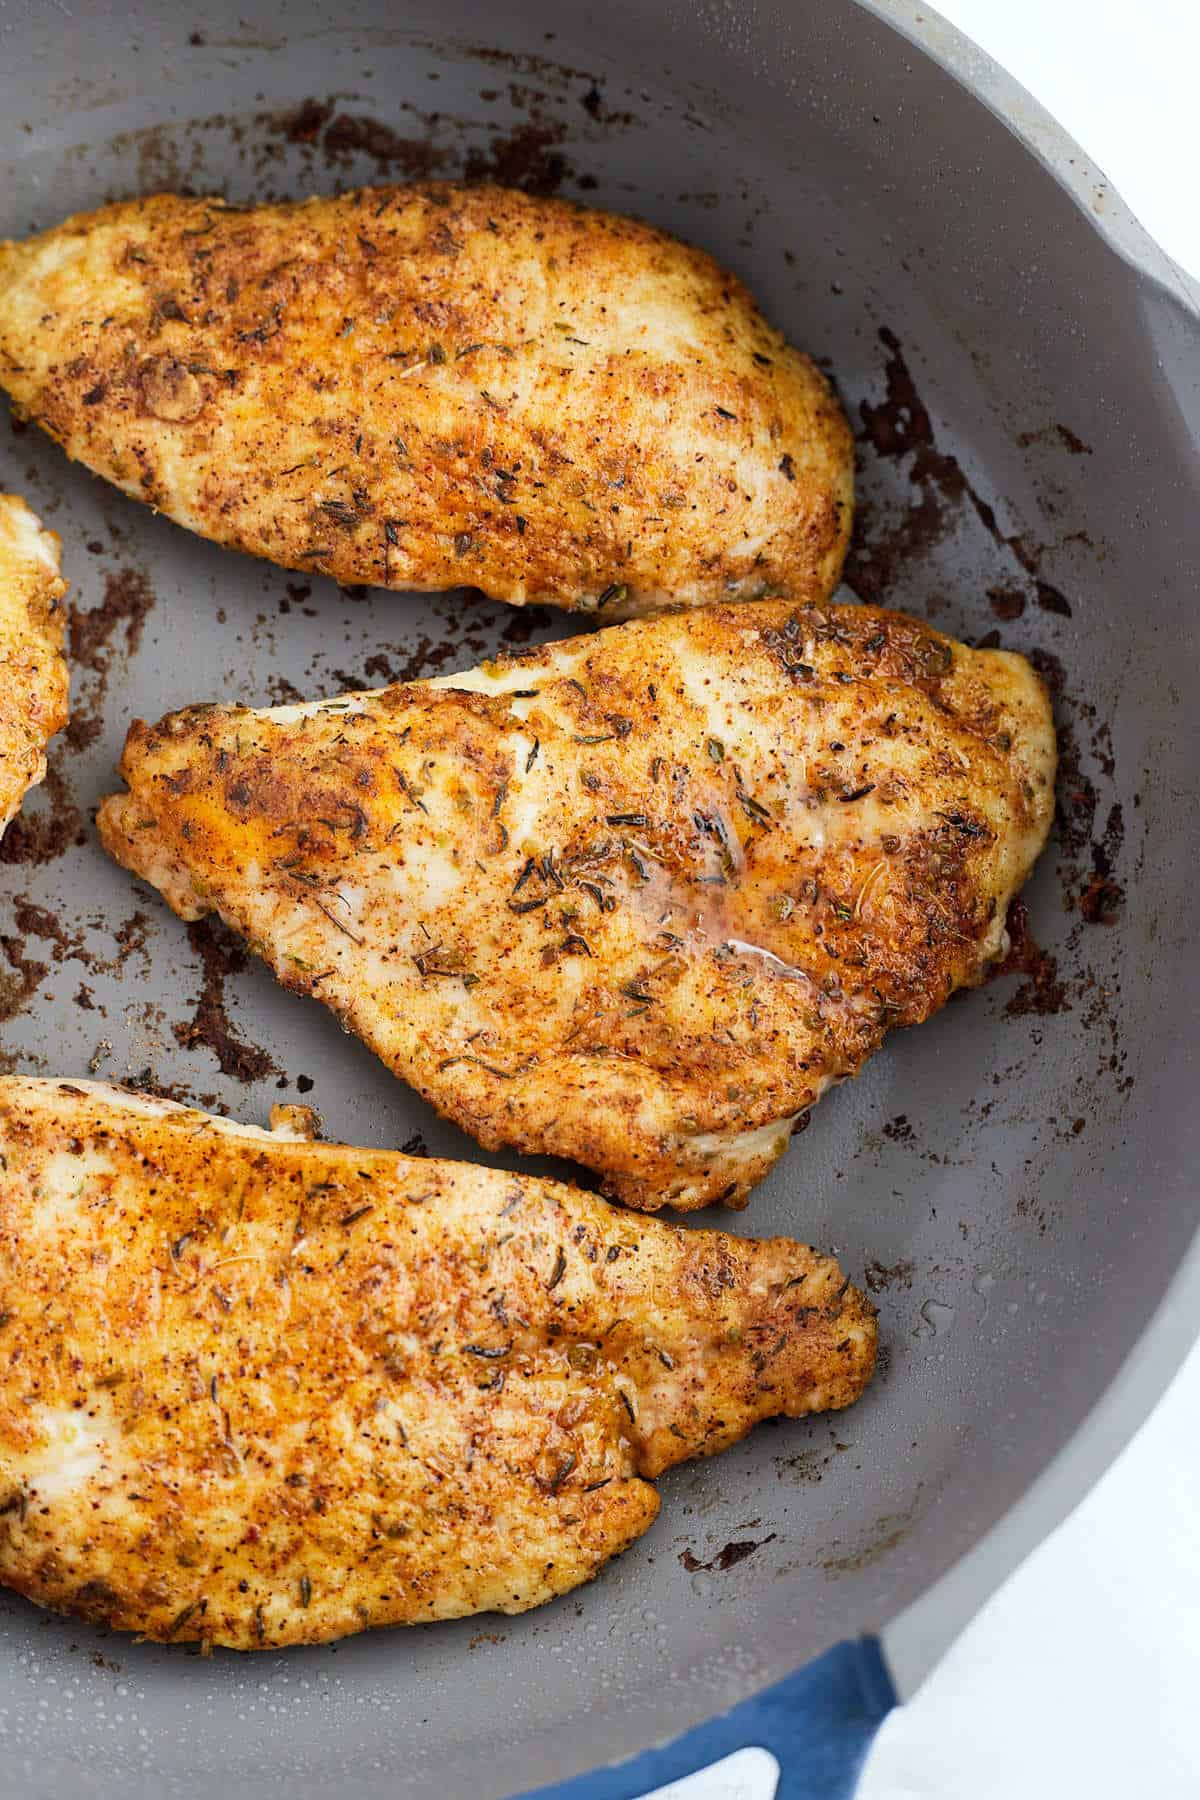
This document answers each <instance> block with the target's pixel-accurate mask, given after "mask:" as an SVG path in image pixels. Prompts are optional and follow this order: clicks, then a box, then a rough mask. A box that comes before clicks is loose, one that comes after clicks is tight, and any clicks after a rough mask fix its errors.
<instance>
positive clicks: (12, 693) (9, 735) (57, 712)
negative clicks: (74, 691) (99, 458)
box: [0, 494, 68, 832]
mask: <svg viewBox="0 0 1200 1800" xmlns="http://www.w3.org/2000/svg"><path fill="white" fill-rule="evenodd" d="M66 591H67V584H66V582H65V581H64V580H63V578H62V576H61V575H60V574H59V540H58V536H57V534H56V533H55V532H53V531H47V530H45V528H44V527H43V525H42V524H41V521H40V520H39V519H38V518H37V517H36V516H35V515H34V514H33V513H32V512H31V511H30V510H29V508H28V507H27V506H26V504H25V502H24V501H23V500H18V499H17V497H16V495H15V494H0V832H3V830H4V828H5V826H6V825H8V824H9V822H10V820H11V819H12V818H13V816H14V814H15V813H16V811H17V809H18V807H19V806H20V804H21V801H22V799H23V798H24V796H25V794H26V793H27V791H28V790H29V789H30V788H31V787H35V786H36V785H37V783H38V782H39V781H41V779H42V777H43V776H44V775H45V773H46V745H47V743H48V741H49V740H50V738H52V737H53V736H54V733H55V732H56V731H61V730H62V728H63V726H64V725H65V724H66V722H67V683H68V676H67V665H66V660H65V658H64V656H63V639H64V636H65V632H66V608H65V607H64V606H63V597H64V596H65V594H66Z"/></svg>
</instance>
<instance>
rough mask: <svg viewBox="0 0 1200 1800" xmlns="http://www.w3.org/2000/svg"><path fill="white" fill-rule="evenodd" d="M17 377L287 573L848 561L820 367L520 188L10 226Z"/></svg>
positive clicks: (806, 577) (499, 573)
mask: <svg viewBox="0 0 1200 1800" xmlns="http://www.w3.org/2000/svg"><path fill="white" fill-rule="evenodd" d="M0 386H2V387H4V388H6V389H7V390H8V392H9V393H10V394H11V395H12V398H13V401H14V402H15V404H16V406H17V408H18V411H19V412H20V413H22V414H23V415H25V416H27V417H29V418H31V419H34V420H36V422H37V423H38V424H39V425H41V426H43V427H44V429H45V430H47V431H48V432H49V433H50V434H51V436H52V437H54V438H56V439H57V440H58V442H59V443H61V444H62V445H63V447H64V448H65V449H66V450H67V452H68V453H69V454H70V455H71V456H73V457H75V458H77V459H78V460H79V461H81V462H83V463H85V464H86V465H87V466H88V468H90V469H93V470H95V471H96V473H97V474H99V475H103V476H104V477H105V478H106V479H107V480H109V481H111V482H114V483H115V484H116V485H117V486H118V487H119V488H121V489H122V490H123V491H124V492H125V493H127V494H131V495H133V496H134V497H135V498H137V499H141V500H144V501H146V502H147V504H149V505H151V506H153V507H154V508H155V509H156V510H157V511H160V512H163V513H166V514H167V515H168V517H170V518H172V519H175V520H176V521H177V522H178V523H179V524H181V525H185V526H187V527H188V528H189V529H190V530H192V531H197V532H199V533H201V535H203V536H205V537H209V538H213V539H215V540H216V541H217V542H218V543H222V544H228V545H231V546H233V547H234V548H236V549H239V550H246V551H250V552H251V553H253V554H254V555H256V556H264V557H267V558H269V559H270V560H271V561H272V562H276V563H280V564H282V565H283V566H284V567H285V568H292V569H304V570H308V571H311V572H314V573H324V574H327V575H331V576H333V577H334V578H335V579H336V580H338V581H340V582H342V583H346V584H352V583H371V584H374V585H377V586H381V587H388V588H423V589H443V588H455V587H461V586H473V587H477V588H481V589H483V591H484V592H485V593H487V594H490V595H492V596H493V597H494V598H497V599H500V600H507V601H510V602H512V603H513V604H516V605H521V604H523V603H525V602H526V601H535V600H536V601H545V602H549V603H552V604H555V605H559V606H565V607H571V608H578V609H584V610H587V609H595V608H601V607H603V608H605V609H606V610H605V612H604V615H603V616H604V617H606V618H613V617H621V616H624V615H626V614H633V613H640V612H646V611H650V610H653V609H656V608H658V607H661V606H665V605H671V606H697V605H703V604H707V603H709V602H712V601H719V600H727V599H730V598H746V597H754V596H760V595H762V594H763V593H769V592H786V593H790V594H792V595H794V596H795V597H797V598H799V599H814V598H815V599H823V598H824V597H825V596H826V595H827V594H829V593H830V592H831V591H832V589H833V588H834V586H835V585H836V583H837V579H838V575H839V571H840V569H841V564H842V558H843V556H844V554H845V550H846V545H847V542H848V540H849V532H850V523H851V510H852V499H853V447H852V444H851V439H850V433H849V430H848V428H847V425H846V422H845V420H844V418H843V416H842V413H841V409H840V408H839V406H838V403H837V401H836V399H835V398H834V396H833V394H832V392H831V390H830V388H829V385H828V383H827V382H826V381H825V378H824V377H823V376H822V375H821V374H820V372H819V371H818V370H817V368H816V367H815V365H814V364H813V363H812V362H810V361H809V359H808V358H807V357H805V356H802V355H801V354H800V353H799V351H796V350H793V349H792V348H791V347H790V346H789V345H788V344H787V342H786V341H785V340H784V338H783V337H782V336H781V334H780V333H779V332H778V331H776V330H774V329H773V328H772V327H771V326H770V325H768V324H767V323H766V321H765V320H764V319H763V318H762V316H761V314H760V313H759V312H758V311H757V309H756V308H755V306H754V303H753V300H752V299H751V296H750V295H749V294H748V293H747V291H746V289H745V288H744V287H743V286H742V285H741V283H740V282H738V281H737V280H735V278H734V277H733V276H732V275H730V274H728V273H726V271H724V270H723V269H721V268H720V267H719V266H718V264H717V263H715V262H714V261H713V260H712V258H711V257H709V256H706V255H705V254H704V253H703V252H701V251H699V250H695V249H691V248H689V247H688V246H686V245H684V244H680V243H678V242H677V241H676V240H674V239H673V238H670V237H667V236H666V235H664V234H663V233H662V232H660V231H656V230H654V229H653V228H652V227H650V226H649V225H645V224H642V223H640V222H639V221H637V220H633V219H627V218H619V217H616V216H614V215H612V214H608V213H603V212H597V211H594V210H590V209H587V208H585V207H581V206H574V205H570V204H568V203H567V202H565V201H562V200H547V199H533V198H530V197H529V196H528V195H526V194H522V193H518V192H516V191H513V190H510V189H505V188H499V187H459V186H455V185H453V184H450V183H437V182H434V183H428V184H421V185H415V186H405V187H381V188H364V189H360V190H358V191H357V192H354V193H347V194H343V195H340V196H339V197H337V198H335V199H327V198H314V199H310V200H307V201H305V202H304V203H303V204H300V205H271V206H255V207H249V208H240V207H232V206H228V205H226V204H225V203H224V202H223V201H222V200H219V199H189V198H183V197H179V196H174V195H169V194H164V195H158V196H156V197H154V198H151V199H143V200H130V201H126V202H124V203H122V204H119V205H115V206H107V207H104V208H102V209H101V210H100V211H98V212H94V213H81V214H77V215H76V216H75V217H74V218H70V219H68V220H67V221H66V222H65V223H64V224H62V225H59V226H58V227H56V228H55V229H53V230H51V231H47V232H43V233H42V234H41V235H40V236H37V237H33V238H30V239H29V240H27V241H26V242H24V243H12V242H9V243H0Z"/></svg>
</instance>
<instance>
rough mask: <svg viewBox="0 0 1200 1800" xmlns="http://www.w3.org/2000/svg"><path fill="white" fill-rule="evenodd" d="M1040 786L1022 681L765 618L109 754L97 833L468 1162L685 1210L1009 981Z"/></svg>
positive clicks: (1049, 805)
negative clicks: (507, 1158)
mask: <svg viewBox="0 0 1200 1800" xmlns="http://www.w3.org/2000/svg"><path fill="white" fill-rule="evenodd" d="M1054 763H1055V746H1054V732H1053V727H1052V723H1051V716H1050V707H1049V702H1048V699H1047V696H1046V692H1045V690H1044V688H1043V686H1042V684H1041V682H1040V681H1039V679H1038V677H1037V676H1036V675H1035V673H1034V672H1033V670H1032V669H1031V667H1030V666H1029V664H1028V663H1027V662H1026V661H1025V660H1024V659H1023V658H1022V657H1020V656H1016V655H1011V654H1007V653H1004V652H1001V651H996V650H987V651H976V650H970V649H967V648H965V647H964V646H963V645H961V644H956V643H953V642H952V641H951V640H950V639H948V638H945V637H943V636H941V635H940V634H939V633H937V632H935V631H932V630H930V629H929V627H928V626H926V625H923V624H921V623H919V622H918V621H916V620H914V619H909V618H906V617H904V616H903V615H901V614H899V613H892V612H884V611H880V610H878V609H875V608H870V607H858V606H834V605H829V606H824V607H817V606H812V605H808V606H803V605H801V606H796V605H793V604H791V603H788V602H783V601H764V602H761V603H757V604H752V605H746V606H730V607H717V608H710V609H707V610H704V611H698V612H693V613H689V614H686V615H668V616H664V617H661V618H659V619H655V620H647V621H635V622H631V623H629V624H626V625H620V626H617V627H614V628H613V629H611V630H608V631H603V632H599V633H596V634H594V635H592V636H589V637H584V638H575V639H571V640H567V641H564V642H561V643H555V644H551V645H548V646H546V647H544V648H541V649H538V650H535V651H532V652H530V653H529V654H528V655H525V656H522V657H519V658H502V659H500V660H499V661H497V662H494V663H490V664H485V665H484V666H483V667H482V668H480V669H476V670H473V671H465V672H464V673H462V674H457V675H449V676H444V677H439V678H438V679H437V680H434V681H427V682H419V683H414V684H411V685H405V686H397V687H392V688H384V689H380V690H377V691H374V692H369V693H360V694H348V695H342V696H340V697H339V698H337V699H334V700H327V701H316V702H313V703H311V704H308V705H300V706H286V707H280V708H276V709H275V710H272V711H262V712H257V711H253V710H251V709H250V708H247V707H237V706H218V705H211V706H195V707H191V708H188V709H187V710H185V711H183V712H178V713H175V714H172V715H170V716H169V717H167V718H165V719H164V720H162V721H161V722H160V723H159V724H157V725H154V726H147V725H143V724H136V725H135V726H134V727H133V729H132V730H131V732H130V734H129V738H128V742H127V744H126V747H125V753H124V757H123V761H122V765H121V767H122V773H123V775H124V778H125V780H126V782H127V783H128V787H129V791H128V793H125V794H122V795H119V796H114V797H112V798H110V799H108V800H106V801H105V802H104V804H103V805H102V807H101V810H100V816H99V825H100V832H101V836H102V838H103V841H104V843H105V844H106V846H107V847H108V849H109V850H110V851H111V852H112V854H113V855H114V856H116V857H117V859H118V860H119V861H120V862H122V863H124V864H125V865H126V866H127V867H128V868H129V869H131V870H132V871H133V872H134V873H135V874H137V875H139V876H141V877H142V878H144V879H145V880H147V881H149V882H151V883H153V884H154V885H155V886H157V887H158V888H159V889H160V890H161V891H162V893H163V895H164V897H165V898H166V899H167V901H168V902H169V904H170V905H171V906H173V907H174V908H175V910H176V911H177V912H178V913H179V914H180V915H181V916H182V917H184V918H189V919H191V918H196V917H199V916H200V915H202V914H204V913H209V912H216V913H219V914H220V916H221V917H222V918H223V919H224V920H226V922H227V923H228V924H230V925H231V926H233V927H234V928H235V929H237V930H238V931H240V932H241V933H242V934H243V935H244V936H245V937H246V938H247V940H248V941H249V942H250V944H251V945H252V946H253V947H254V949H255V950H257V951H258V953H259V954H260V955H262V956H264V957H265V958H266V959H267V960H268V961H269V963H270V964H271V966H272V968H273V969H274V970H275V973H276V974H277V975H278V976H279V978H280V979H281V980H282V981H283V982H285V983H286V984H287V985H288V986H289V987H291V988H295V989H298V990H301V991H304V992H307V993H311V994H315V995H316V996H317V997H318V998H320V999H321V1000H323V1001H324V1002H325V1003H326V1005H328V1006H330V1007H332V1008H333V1010H334V1011H335V1012H336V1013H337V1014H338V1015H339V1017H340V1018H341V1019H342V1020H343V1021H344V1023H345V1024H346V1026H347V1027H348V1028H349V1029H351V1030H354V1031H356V1032H357V1033H358V1034H359V1035H360V1036H361V1037H362V1038H363V1039H364V1040H365V1042H366V1043H367V1044H369V1045H370V1046H371V1048H372V1049H373V1050H375V1051H376V1052H377V1054H378V1055H380V1056H381V1057H383V1059H384V1060H385V1061H386V1062H387V1063H388V1065H389V1066H390V1067H391V1068H392V1069H393V1070H394V1071H395V1072H396V1073H397V1074H399V1075H401V1076H403V1077H404V1079H405V1080H406V1081H408V1082H410V1083H411V1084H412V1085H413V1086H414V1087H415V1088H417V1089H418V1090H419V1092H420V1093H421V1094H423V1095H424V1096H425V1098H426V1099H428V1100H430V1101H431V1102H432V1103H433V1104H434V1105H435V1106H436V1107H438V1108H439V1110H440V1111H442V1112H443V1113H445V1114H447V1115H448V1116H449V1117H451V1118H453V1119H454V1120H456V1121H457V1123H458V1124H459V1125H461V1126H462V1127H463V1128H464V1129H465V1130H467V1131H469V1132H471V1133H472V1134H473V1135H474V1136H475V1137H476V1138H477V1139H478V1140H479V1141H480V1142H481V1143H482V1144H484V1145H486V1146H487V1147H489V1148H495V1147H498V1146H500V1145H509V1146H512V1147H513V1148H516V1149H518V1150H522V1151H545V1152H550V1153H553V1154H556V1155H560V1156H565V1157H569V1158H572V1159H574V1160H575V1161H576V1162H579V1163H582V1164H585V1165H587V1166H588V1167H589V1168H591V1169H594V1170H596V1171H597V1172H598V1173H599V1174H600V1175H601V1176H602V1178H603V1182H604V1187H605V1190H606V1192H608V1193H610V1194H613V1195H615V1196H617V1197H619V1198H620V1199H622V1200H624V1201H626V1202H627V1203H629V1204H630V1205H633V1206H638V1207H647V1208H652V1207H657V1206H661V1205H663V1204H664V1203H670V1204H673V1205H675V1206H680V1207H696V1206H702V1205H705V1204H707V1203H709V1202H711V1201H714V1200H725V1201H728V1202H730V1203H732V1204H738V1203H741V1202H742V1201H744V1200H745V1198H746V1196H747V1194H748V1193H749V1190H750V1188H751V1187H752V1185H753V1184H754V1182H755V1181H757V1180H758V1179H759V1178H760V1177H761V1176H762V1175H763V1174H764V1173H765V1172H766V1171H767V1170H768V1169H769V1168H770V1167H771V1165H772V1164H773V1163H774V1161H775V1160H776V1158H777V1157H778V1156H779V1155H780V1154H781V1152H782V1151H783V1149H784V1147H785V1145H786V1143H787V1140H788V1136H789V1133H790V1132H791V1130H792V1128H793V1125H794V1123H795V1121H796V1120H797V1118H798V1116H799V1115H800V1114H802V1113H803V1112H804V1110H805V1109H806V1108H807V1107H809V1106H811V1105H812V1104H813V1102H814V1101H816V1100H817V1099H818V1098H819V1097H820V1095H821V1094H822V1093H823V1092H824V1091H825V1089H826V1088H828V1087H829V1086H830V1085H831V1084H832V1083H833V1082H836V1081H840V1080H841V1079H843V1078H844V1077H846V1076H848V1075H853V1074H854V1073H856V1072H857V1070H858V1069H859V1068H860V1067H861V1066H862V1064H863V1062H864V1061H865V1059H866V1058H867V1057H868V1056H869V1055H871V1053H872V1052H873V1051H874V1050H875V1049H876V1048H877V1047H878V1046H879V1044H880V1042H881V1041H882V1039H883V1036H884V1034H885V1032H886V1031H887V1029H888V1027H889V1026H892V1025H911V1024H915V1023H916V1022H918V1021H919V1020H922V1019H925V1018H927V1017H928V1015H929V1014H930V1013H932V1012H935V1011H936V1010H937V1008H938V1007H940V1006H941V1005H942V1004H943V1002H944V1001H946V1000H947V999H948V998H949V996H950V995H951V994H952V993H953V992H954V990H955V989H956V988H959V987H962V986H963V985H969V984H971V983H974V982H978V981H979V980H981V979H982V977H983V975H984V974H985V972H986V970H987V968H988V966H989V965H990V963H991V962H992V961H993V960H994V959H995V958H996V957H998V956H1000V955H1002V954H1003V952H1004V949H1005V947H1006V938H1005V914H1006V910H1007V907H1008V903H1009V901H1010V900H1011V898H1012V897H1013V895H1014V894H1015V893H1016V892H1017V890H1018V889H1019V888H1020V886H1021V884H1022V883H1023V882H1024V880H1025V878H1026V876H1027V875H1028V874H1029V871H1030V868H1031V867H1032V865H1033V862H1034V859H1035V858H1036V856H1037V854H1038V852H1039V850H1040V849H1041V847H1042V844H1043V842H1044V840H1045V837H1046V833H1047V830H1048V828H1049V825H1050V820H1051V816H1052V811H1053V785H1054Z"/></svg>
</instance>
